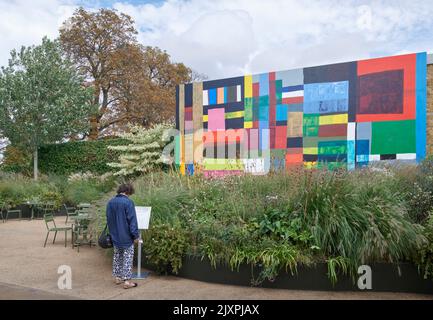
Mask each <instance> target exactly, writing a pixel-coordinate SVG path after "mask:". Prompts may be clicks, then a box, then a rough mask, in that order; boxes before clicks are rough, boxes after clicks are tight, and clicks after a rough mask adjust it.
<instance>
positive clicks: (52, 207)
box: [44, 202, 56, 215]
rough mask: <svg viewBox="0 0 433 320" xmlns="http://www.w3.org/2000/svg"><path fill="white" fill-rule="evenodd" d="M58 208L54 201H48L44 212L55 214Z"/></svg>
mask: <svg viewBox="0 0 433 320" xmlns="http://www.w3.org/2000/svg"><path fill="white" fill-rule="evenodd" d="M55 209H56V206H55V204H54V202H46V203H45V206H44V214H52V215H54V211H55Z"/></svg>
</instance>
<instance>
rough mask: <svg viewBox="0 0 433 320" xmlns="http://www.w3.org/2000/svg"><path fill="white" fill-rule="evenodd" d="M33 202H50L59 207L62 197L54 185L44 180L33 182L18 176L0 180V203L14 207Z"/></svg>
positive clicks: (5, 177) (9, 176)
mask: <svg viewBox="0 0 433 320" xmlns="http://www.w3.org/2000/svg"><path fill="white" fill-rule="evenodd" d="M35 200H36V201H52V202H54V203H55V204H56V205H57V206H60V204H61V202H62V195H61V193H60V191H59V189H58V188H57V186H56V185H55V184H53V183H51V182H48V181H46V180H41V181H38V182H35V181H33V180H30V179H29V178H26V177H23V176H20V175H8V176H3V177H2V178H1V179H0V202H3V203H6V204H8V205H9V206H11V207H15V206H17V205H19V204H22V203H25V202H27V201H35Z"/></svg>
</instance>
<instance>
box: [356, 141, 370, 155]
mask: <svg viewBox="0 0 433 320" xmlns="http://www.w3.org/2000/svg"><path fill="white" fill-rule="evenodd" d="M369 154H370V141H369V140H356V155H357V156H358V155H367V156H368V155H369Z"/></svg>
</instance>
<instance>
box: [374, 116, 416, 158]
mask: <svg viewBox="0 0 433 320" xmlns="http://www.w3.org/2000/svg"><path fill="white" fill-rule="evenodd" d="M397 153H416V121H415V120H403V121H383V122H372V124H371V154H397Z"/></svg>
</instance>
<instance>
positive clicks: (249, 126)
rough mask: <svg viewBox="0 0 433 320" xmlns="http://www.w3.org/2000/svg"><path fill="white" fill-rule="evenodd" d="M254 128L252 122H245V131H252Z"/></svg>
mask: <svg viewBox="0 0 433 320" xmlns="http://www.w3.org/2000/svg"><path fill="white" fill-rule="evenodd" d="M252 127H253V122H252V121H245V122H244V128H245V129H250V128H252Z"/></svg>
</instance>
